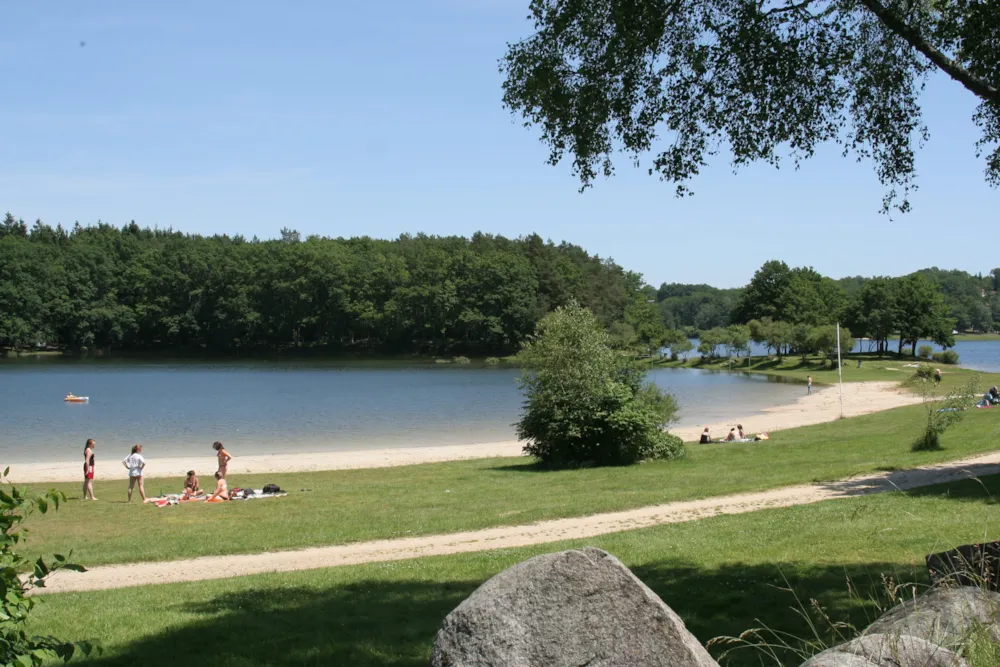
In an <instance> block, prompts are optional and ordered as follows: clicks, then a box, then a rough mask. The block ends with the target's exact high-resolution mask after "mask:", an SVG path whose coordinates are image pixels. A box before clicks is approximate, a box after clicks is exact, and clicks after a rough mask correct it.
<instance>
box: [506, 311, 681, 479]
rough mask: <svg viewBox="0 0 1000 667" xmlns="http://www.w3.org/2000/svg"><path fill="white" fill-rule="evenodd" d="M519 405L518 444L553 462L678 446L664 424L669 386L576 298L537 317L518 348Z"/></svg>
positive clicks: (602, 460)
mask: <svg viewBox="0 0 1000 667" xmlns="http://www.w3.org/2000/svg"><path fill="white" fill-rule="evenodd" d="M518 361H519V362H520V363H521V364H522V365H523V367H524V368H525V371H524V375H523V377H522V379H521V383H522V387H523V389H524V392H525V402H524V410H523V413H522V416H521V420H520V422H518V424H517V434H518V437H519V438H520V439H521V440H524V441H526V442H527V443H528V444H527V445H525V447H524V451H525V452H526V453H527V454H530V455H532V456H535V457H537V458H538V459H540V460H541V461H542V462H543V463H545V464H546V465H549V466H553V467H567V466H580V465H627V464H631V463H635V462H637V461H642V460H646V459H670V458H676V457H679V456H682V455H683V454H684V445H683V444H682V443H681V440H680V438H678V437H677V436H674V435H671V434H669V433H667V432H666V431H665V430H664V429H665V428H666V427H667V426H668V425H669V424H671V423H672V422H674V421H675V420H676V417H677V405H676V403H675V402H674V399H673V397H672V396H670V395H669V394H665V393H663V392H662V391H660V390H659V389H658V388H656V387H655V386H653V385H651V384H647V383H646V382H645V371H644V370H642V369H641V368H640V367H639V366H638V365H637V364H636V363H635V362H634V361H633V360H632V359H630V358H629V356H627V355H624V354H622V353H621V352H620V351H619V350H616V349H614V346H613V343H612V340H611V337H610V335H609V334H608V333H607V331H606V330H605V329H604V328H603V327H602V326H601V324H600V322H599V321H598V320H597V318H596V317H594V315H593V314H592V313H591V312H590V311H588V310H587V309H586V308H583V307H582V306H580V305H579V304H577V303H576V302H571V303H569V304H568V305H566V306H563V307H560V308H557V309H556V310H555V311H554V312H552V313H550V314H549V315H547V316H546V317H545V318H544V319H542V321H541V322H539V324H538V330H537V333H536V335H535V336H534V337H533V338H532V339H531V340H529V341H528V342H526V343H525V345H524V347H523V349H522V350H521V352H520V353H519V354H518Z"/></svg>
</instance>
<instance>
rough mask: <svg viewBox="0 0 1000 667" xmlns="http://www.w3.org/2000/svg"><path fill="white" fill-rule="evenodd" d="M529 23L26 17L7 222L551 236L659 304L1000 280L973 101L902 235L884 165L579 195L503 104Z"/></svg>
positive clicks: (153, 10)
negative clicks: (840, 285) (890, 214)
mask: <svg viewBox="0 0 1000 667" xmlns="http://www.w3.org/2000/svg"><path fill="white" fill-rule="evenodd" d="M526 14H527V0H421V1H420V2H413V1H412V0H410V1H408V2H407V1H402V0H385V1H383V2H370V3H331V2H313V1H306V0H299V1H296V2H289V3H274V2H258V1H255V0H254V1H243V2H238V3H237V2H221V1H216V2H186V1H179V0H175V1H173V2H160V3H137V2H120V1H115V0H107V1H102V2H96V3H82V2H70V1H68V0H52V1H50V2H45V3H6V5H5V7H4V10H3V15H2V20H0V81H2V82H3V84H4V85H3V90H4V92H5V100H4V103H3V104H2V106H0V149H2V152H3V156H4V159H3V161H2V165H0V210H3V209H9V210H10V211H11V212H13V213H14V214H15V215H18V216H20V217H23V218H25V219H28V220H34V219H35V218H41V219H43V220H44V221H46V222H49V223H51V224H55V223H63V224H72V223H73V222H74V221H80V222H81V223H92V222H95V221H97V220H99V219H100V220H103V221H105V222H110V223H113V224H116V225H120V224H123V223H126V222H128V221H129V220H132V219H134V220H136V221H137V222H139V223H140V224H142V225H150V226H153V225H156V226H160V227H173V228H175V229H179V230H182V231H186V232H196V233H203V234H212V233H230V234H236V233H242V234H244V235H245V236H248V237H249V236H252V235H258V236H260V237H261V238H267V237H273V236H276V235H277V233H278V230H279V229H280V228H281V227H284V226H288V227H292V228H295V229H298V230H300V231H301V232H302V233H303V234H323V235H328V236H354V235H360V234H367V235H370V236H376V237H389V238H391V237H395V236H398V235H399V234H401V233H403V232H411V233H416V232H421V231H422V232H426V233H429V234H459V235H469V234H471V233H473V232H475V231H477V230H481V231H485V232H491V233H496V234H504V235H506V236H518V235H521V234H528V233H531V232H537V233H539V234H541V235H542V236H544V237H547V238H552V239H554V240H557V241H558V240H562V239H565V240H568V241H571V242H573V243H577V244H579V245H582V246H583V247H585V248H586V249H588V250H589V251H591V252H593V253H597V254H599V255H601V256H603V257H609V256H610V257H613V258H614V259H615V260H616V261H617V262H619V263H620V264H622V265H623V266H625V267H626V268H629V269H632V270H636V271H640V272H641V273H643V275H644V276H645V277H646V279H647V280H648V281H649V282H651V283H653V284H657V285H658V284H659V283H661V282H664V281H667V282H705V283H710V284H714V285H719V286H735V285H740V284H744V283H745V282H746V281H747V280H748V279H749V277H750V275H751V274H752V273H753V271H754V270H755V269H756V268H757V267H759V266H760V264H762V263H763V262H764V261H766V260H768V259H772V258H779V259H783V260H785V261H786V262H788V263H789V264H793V265H803V264H808V265H812V266H814V267H815V268H816V269H817V270H819V271H821V272H823V273H825V274H828V275H832V276H835V277H839V276H843V275H855V274H865V275H871V274H900V273H905V272H908V271H912V270H915V269H917V268H921V267H924V266H931V265H936V266H940V267H943V268H961V269H965V270H969V271H983V272H986V271H989V270H990V269H991V268H993V267H994V266H998V265H1000V256H998V255H997V253H996V252H995V248H996V243H995V241H994V240H993V234H994V233H995V231H996V224H997V222H998V215H997V211H998V210H1000V192H998V191H997V190H992V189H990V188H989V187H988V186H987V185H986V184H985V182H984V180H983V178H982V170H983V164H982V162H981V161H980V160H977V159H976V158H975V154H974V143H975V140H976V138H977V131H976V128H975V126H974V125H973V124H972V122H971V120H970V116H971V114H972V111H973V109H974V108H975V100H974V99H973V98H972V96H971V94H968V93H966V92H965V91H964V90H963V89H961V88H959V87H958V86H957V85H955V84H952V83H951V82H949V81H945V80H940V79H934V80H932V81H931V83H930V85H929V87H928V90H927V93H926V95H925V97H924V104H925V112H926V117H927V122H928V124H929V126H930V129H931V133H932V135H931V141H930V143H929V144H928V146H927V147H926V148H925V149H924V150H923V151H922V152H921V154H920V155H919V160H918V169H919V174H920V176H919V184H920V188H921V189H920V191H919V192H918V193H917V195H916V196H915V197H914V198H913V203H914V207H915V211H914V212H913V213H910V214H909V215H906V216H896V218H895V219H894V220H889V219H888V218H886V217H885V216H882V215H880V214H879V213H878V209H879V205H880V202H881V196H882V192H883V191H882V189H881V186H880V185H879V184H878V182H877V180H876V179H875V176H874V173H873V171H872V168H871V165H869V164H865V163H861V164H857V163H855V162H854V161H853V160H850V159H848V160H845V159H842V158H841V157H840V154H839V151H838V150H837V149H836V147H832V146H831V147H830V148H829V149H828V150H825V151H823V152H822V153H821V154H820V155H819V156H818V157H817V158H815V159H814V160H812V161H811V162H808V163H806V164H805V165H804V167H803V168H802V169H801V170H800V171H798V172H795V171H793V169H792V168H791V166H790V165H789V166H788V167H785V168H783V169H781V170H778V171H776V170H774V169H772V168H770V167H766V166H755V167H752V168H749V169H745V170H742V171H741V172H739V174H737V175H734V174H733V173H732V169H731V168H730V166H729V165H728V163H727V161H726V159H725V156H720V157H721V158H722V159H717V160H716V161H715V162H714V163H713V164H712V166H711V167H710V168H709V169H708V170H706V171H705V173H704V174H703V175H702V176H701V177H699V178H698V179H697V180H696V181H695V182H694V184H693V185H694V189H695V191H696V196H694V197H690V198H685V199H682V200H679V199H676V198H675V197H674V196H673V188H672V187H671V186H669V185H666V184H663V183H660V182H659V181H657V180H656V179H655V178H651V177H649V176H647V175H646V174H645V171H644V170H634V169H632V168H631V166H629V165H628V164H627V162H626V161H620V162H619V165H618V167H619V172H618V175H617V176H615V177H614V178H612V179H611V180H607V181H604V180H602V181H599V182H598V183H597V184H596V186H595V187H594V188H593V189H591V190H589V191H587V192H585V193H583V194H580V193H579V192H578V183H577V182H576V181H575V180H574V179H573V177H572V175H571V173H570V169H569V166H568V165H566V164H564V165H560V166H557V167H550V166H548V165H546V164H545V162H544V161H545V157H546V155H547V152H546V150H545V147H544V146H542V145H541V144H540V143H539V142H538V140H537V133H535V132H532V131H530V130H525V129H523V128H522V127H521V124H520V122H519V121H518V120H517V119H514V118H512V117H511V116H510V115H509V114H508V113H507V112H506V111H505V110H504V109H503V108H502V106H501V101H500V98H501V89H500V84H501V77H500V74H499V73H498V71H497V59H498V58H499V57H500V56H501V55H502V54H503V53H504V49H505V44H506V43H507V42H508V41H514V40H517V39H518V38H521V37H524V36H527V35H528V34H530V28H531V26H530V24H529V23H528V22H527V21H526V20H525V16H526ZM82 41H85V42H86V45H85V46H81V45H80V43H81V42H82Z"/></svg>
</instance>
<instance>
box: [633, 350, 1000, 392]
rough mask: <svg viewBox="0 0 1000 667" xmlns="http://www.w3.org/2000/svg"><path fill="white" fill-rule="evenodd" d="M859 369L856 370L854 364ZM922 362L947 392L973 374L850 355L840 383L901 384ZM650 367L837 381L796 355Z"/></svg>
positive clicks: (815, 359)
mask: <svg viewBox="0 0 1000 667" xmlns="http://www.w3.org/2000/svg"><path fill="white" fill-rule="evenodd" d="M859 360H860V361H861V367H860V368H858V361H859ZM913 363H925V364H928V365H930V366H932V367H933V368H940V369H941V372H942V386H943V387H944V388H945V389H948V388H950V387H953V386H959V385H961V384H962V382H964V381H965V380H966V379H967V378H968V377H969V375H971V374H972V373H974V372H975V371H971V370H968V369H965V368H959V367H957V366H947V365H941V364H936V363H934V362H933V361H922V360H919V359H918V360H916V361H914V360H913V359H911V358H910V357H900V358H890V357H886V358H884V359H879V358H878V357H876V356H870V355H852V356H848V357H845V359H844V367H843V369H842V370H843V378H844V382H905V381H906V380H909V379H910V378H911V377H912V376H913V372H914V370H915V369H914V368H912V367H910V368H908V367H906V364H913ZM651 366H652V367H653V368H700V369H705V370H720V371H733V372H743V373H760V374H764V375H774V376H780V377H787V378H791V379H794V380H801V381H805V379H806V378H807V377H809V376H810V375H811V376H812V378H813V381H814V382H815V383H817V384H835V383H836V382H838V381H839V375H838V373H837V368H836V366H834V367H833V368H831V367H830V363H829V361H828V360H827V359H826V358H825V357H820V356H810V357H806V358H805V359H803V358H802V357H800V356H788V357H784V358H783V359H778V358H769V357H750V358H747V357H742V358H739V359H736V360H734V361H733V362H732V363H730V361H729V360H728V359H714V360H713V359H709V360H705V361H702V360H701V359H686V360H685V359H680V360H677V361H670V360H669V359H663V360H656V361H653V362H651ZM980 375H981V376H982V381H983V385H984V386H986V387H989V386H991V385H994V384H998V383H1000V373H980Z"/></svg>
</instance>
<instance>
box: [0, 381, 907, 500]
mask: <svg viewBox="0 0 1000 667" xmlns="http://www.w3.org/2000/svg"><path fill="white" fill-rule="evenodd" d="M919 401H920V399H919V398H918V397H917V396H915V395H914V394H912V393H908V392H905V391H902V390H900V388H899V385H898V384H897V383H895V382H852V383H848V384H845V385H844V415H845V416H847V417H856V416H858V415H863V414H868V413H871V412H879V411H880V410H889V409H891V408H898V407H901V406H904V405H911V404H913V403H917V402H919ZM839 416H840V392H839V390H838V389H837V387H823V388H821V389H819V388H818V389H814V390H813V392H812V393H811V394H808V395H807V394H806V393H805V388H803V390H802V395H801V396H800V397H799V398H798V399H797V400H795V401H794V402H792V403H788V404H784V405H776V406H774V407H771V408H767V409H766V410H764V411H763V412H761V413H760V414H756V415H746V416H744V415H738V414H737V415H733V416H732V417H731V418H730V419H728V420H726V421H724V422H717V423H714V424H700V425H695V426H687V427H680V428H673V429H671V432H673V433H676V434H677V435H679V436H681V438H683V439H684V440H685V441H687V442H696V441H697V440H698V436H699V435H700V434H701V429H702V428H704V427H705V426H709V427H710V428H711V429H712V434H713V435H714V436H715V437H719V438H721V437H724V436H725V435H726V433H728V432H729V429H730V428H731V427H733V426H735V425H736V424H743V426H744V427H745V429H746V430H747V432H748V433H760V432H762V431H766V432H772V431H777V430H781V429H787V428H795V427H797V426H808V425H810V424H819V423H822V422H829V421H833V420H835V419H837V418H838V417H839ZM473 439H474V436H473V437H470V442H471V441H472V440H473ZM139 442H141V439H140V440H139ZM521 448H522V443H519V442H516V441H515V442H481V443H477V444H466V445H439V446H430V447H398V448H391V449H384V448H383V449H356V450H349V451H336V452H317V453H304V454H257V455H253V454H251V455H247V456H242V455H240V453H239V452H235V454H236V458H234V459H233V461H232V463H230V464H229V473H230V475H232V476H236V475H247V474H259V473H266V474H282V473H293V472H315V471H320V470H348V469H356V468H383V467H389V466H401V465H414V464H417V463H437V462H440V461H460V460H464V459H484V458H492V457H501V456H520V455H521ZM203 449H204V450H205V451H206V452H207V453H206V455H205V456H187V457H177V458H167V457H159V456H157V455H156V451H155V447H147V448H146V451H145V452H144V454H145V455H146V461H147V466H146V476H147V478H164V477H173V478H178V479H183V478H184V476H185V473H186V471H188V470H191V469H194V470H214V469H215V466H216V463H215V456H214V455H213V454H212V452H211V450H210V449H209V448H208V447H203ZM118 454H119V455H124V453H123V452H118ZM97 459H98V461H97V477H98V479H99V480H107V479H125V478H126V477H127V475H128V470H126V469H125V468H124V467H122V465H121V464H119V463H118V459H117V455H116V456H112V454H111V453H110V452H107V451H106V450H102V449H100V443H99V446H98V454H97ZM79 479H80V462H79V461H78V460H77V461H49V462H39V463H19V464H16V465H14V466H12V467H11V471H10V480H11V481H12V482H15V483H18V484H25V483H30V484H34V483H43V482H76V481H78V480H79ZM279 483H280V480H279Z"/></svg>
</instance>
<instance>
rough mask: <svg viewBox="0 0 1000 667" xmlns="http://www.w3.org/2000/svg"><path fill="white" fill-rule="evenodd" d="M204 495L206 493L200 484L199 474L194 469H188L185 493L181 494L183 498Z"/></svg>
mask: <svg viewBox="0 0 1000 667" xmlns="http://www.w3.org/2000/svg"><path fill="white" fill-rule="evenodd" d="M203 495H205V492H204V491H203V490H202V489H201V487H200V486H199V484H198V476H197V475H196V474H195V471H194V470H188V474H187V479H185V480H184V493H183V494H182V495H181V500H190V499H191V498H199V497H201V496H203Z"/></svg>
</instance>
